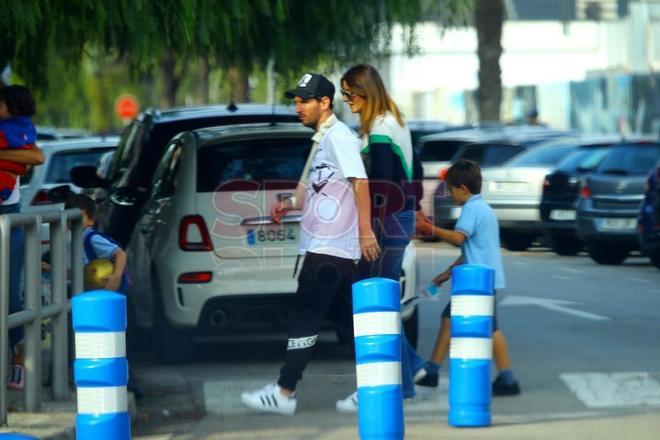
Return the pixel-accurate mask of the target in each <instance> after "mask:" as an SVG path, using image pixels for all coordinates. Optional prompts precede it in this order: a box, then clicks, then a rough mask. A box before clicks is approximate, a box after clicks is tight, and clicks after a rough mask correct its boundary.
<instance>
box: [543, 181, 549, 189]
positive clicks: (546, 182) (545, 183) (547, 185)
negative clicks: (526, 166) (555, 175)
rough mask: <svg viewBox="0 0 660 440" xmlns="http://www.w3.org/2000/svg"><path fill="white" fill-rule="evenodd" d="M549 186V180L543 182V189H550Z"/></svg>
mask: <svg viewBox="0 0 660 440" xmlns="http://www.w3.org/2000/svg"><path fill="white" fill-rule="evenodd" d="M550 185H551V184H550V180H548V179H544V180H543V189H547V188H550Z"/></svg>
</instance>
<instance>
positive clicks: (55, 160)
mask: <svg viewBox="0 0 660 440" xmlns="http://www.w3.org/2000/svg"><path fill="white" fill-rule="evenodd" d="M113 149H114V148H112V147H108V148H94V149H93V150H84V151H67V152H61V153H55V154H53V155H52V156H51V157H50V159H48V164H47V165H48V172H47V173H46V180H45V182H44V183H70V182H71V177H70V176H69V171H71V169H72V168H75V167H79V166H96V163H97V162H98V160H99V158H100V157H101V156H103V154H105V153H107V152H108V151H112V150H113Z"/></svg>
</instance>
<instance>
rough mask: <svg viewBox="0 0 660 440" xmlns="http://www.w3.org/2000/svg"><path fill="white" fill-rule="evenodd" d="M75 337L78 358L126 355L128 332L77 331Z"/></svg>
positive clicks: (104, 357) (106, 357)
mask: <svg viewBox="0 0 660 440" xmlns="http://www.w3.org/2000/svg"><path fill="white" fill-rule="evenodd" d="M75 338H76V358H78V359H110V358H120V357H126V332H98V333H82V332H77V333H76V334H75Z"/></svg>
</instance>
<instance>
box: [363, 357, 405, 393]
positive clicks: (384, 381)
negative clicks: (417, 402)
mask: <svg viewBox="0 0 660 440" xmlns="http://www.w3.org/2000/svg"><path fill="white" fill-rule="evenodd" d="M356 375H357V386H358V388H361V387H377V386H380V385H400V384H401V363H400V362H372V363H368V364H358V365H357V366H356Z"/></svg>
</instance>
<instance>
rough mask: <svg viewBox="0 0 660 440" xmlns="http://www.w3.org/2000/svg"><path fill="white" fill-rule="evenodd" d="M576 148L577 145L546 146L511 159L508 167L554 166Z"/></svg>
mask: <svg viewBox="0 0 660 440" xmlns="http://www.w3.org/2000/svg"><path fill="white" fill-rule="evenodd" d="M576 148H577V146H576V145H544V146H542V147H537V148H533V149H531V150H528V151H526V152H524V153H523V154H521V155H520V156H517V157H515V158H513V159H511V160H510V161H509V162H507V164H506V165H507V166H511V167H546V166H553V165H557V163H558V162H559V161H560V160H562V159H563V158H564V157H566V155H567V154H569V153H570V152H571V151H573V150H575V149H576Z"/></svg>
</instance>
